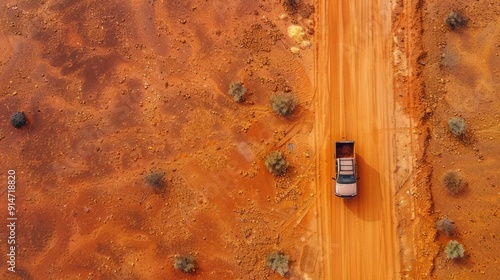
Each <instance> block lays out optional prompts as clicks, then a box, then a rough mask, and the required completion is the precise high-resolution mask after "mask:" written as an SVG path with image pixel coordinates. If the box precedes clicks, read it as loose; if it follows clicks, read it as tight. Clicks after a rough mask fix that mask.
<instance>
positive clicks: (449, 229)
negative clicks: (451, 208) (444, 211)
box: [436, 217, 455, 236]
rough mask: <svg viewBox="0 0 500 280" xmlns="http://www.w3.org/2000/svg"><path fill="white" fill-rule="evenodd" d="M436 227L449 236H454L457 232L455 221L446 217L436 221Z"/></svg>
mask: <svg viewBox="0 0 500 280" xmlns="http://www.w3.org/2000/svg"><path fill="white" fill-rule="evenodd" d="M436 228H437V229H438V230H440V231H442V232H444V233H445V234H446V235H447V236H452V235H453V234H454V233H455V222H454V221H452V220H450V219H448V218H447V217H445V218H442V219H441V220H439V221H437V222H436Z"/></svg>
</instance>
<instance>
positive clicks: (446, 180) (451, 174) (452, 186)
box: [442, 170, 467, 194]
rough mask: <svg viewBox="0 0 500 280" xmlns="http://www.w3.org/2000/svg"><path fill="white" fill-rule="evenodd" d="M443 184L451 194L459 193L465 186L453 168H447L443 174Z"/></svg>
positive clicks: (465, 183)
mask: <svg viewBox="0 0 500 280" xmlns="http://www.w3.org/2000/svg"><path fill="white" fill-rule="evenodd" d="M442 180H443V184H444V186H445V187H446V189H448V192H450V193H451V194H459V193H461V192H462V191H464V190H465V188H466V187H467V182H465V181H464V180H463V179H462V177H461V176H460V175H458V172H457V171H455V170H448V171H446V172H445V173H444V174H443V177H442Z"/></svg>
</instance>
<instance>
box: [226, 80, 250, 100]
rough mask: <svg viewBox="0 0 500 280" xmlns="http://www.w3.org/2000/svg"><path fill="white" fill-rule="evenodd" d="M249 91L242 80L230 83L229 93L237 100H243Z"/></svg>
mask: <svg viewBox="0 0 500 280" xmlns="http://www.w3.org/2000/svg"><path fill="white" fill-rule="evenodd" d="M246 92H247V89H246V88H245V87H244V86H243V83H242V82H232V83H231V84H230V85H229V92H228V93H229V95H230V96H231V97H232V98H233V100H234V101H235V102H238V103H239V102H243V101H245V98H244V97H243V95H244V94H245V93H246Z"/></svg>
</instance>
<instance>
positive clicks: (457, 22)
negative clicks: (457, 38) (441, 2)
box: [444, 12, 467, 30]
mask: <svg viewBox="0 0 500 280" xmlns="http://www.w3.org/2000/svg"><path fill="white" fill-rule="evenodd" d="M444 22H445V23H446V24H447V25H448V26H449V27H450V28H451V29H452V30H453V29H456V28H459V27H462V26H465V25H467V20H466V19H465V18H464V17H463V16H462V15H461V14H459V13H458V12H450V13H449V14H448V16H446V19H445V20H444Z"/></svg>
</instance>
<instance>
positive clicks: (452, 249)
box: [444, 240, 464, 259]
mask: <svg viewBox="0 0 500 280" xmlns="http://www.w3.org/2000/svg"><path fill="white" fill-rule="evenodd" d="M444 252H445V253H446V258H447V259H456V258H459V257H460V258H463V257H464V247H463V246H462V244H460V243H458V241H456V240H450V242H448V245H446V249H445V250H444Z"/></svg>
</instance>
